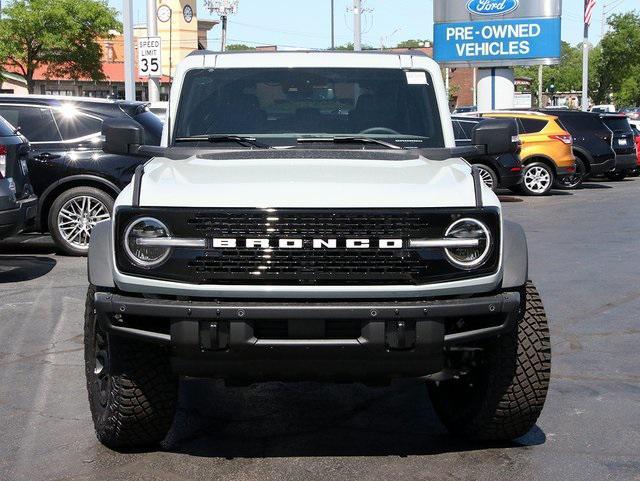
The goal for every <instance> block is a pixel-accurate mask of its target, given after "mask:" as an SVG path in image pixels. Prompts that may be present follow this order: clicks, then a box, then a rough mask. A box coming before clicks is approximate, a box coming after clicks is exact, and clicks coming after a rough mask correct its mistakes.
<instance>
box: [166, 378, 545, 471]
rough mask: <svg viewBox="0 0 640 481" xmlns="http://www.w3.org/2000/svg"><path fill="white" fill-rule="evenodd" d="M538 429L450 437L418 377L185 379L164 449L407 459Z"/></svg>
mask: <svg viewBox="0 0 640 481" xmlns="http://www.w3.org/2000/svg"><path fill="white" fill-rule="evenodd" d="M545 440H546V436H545V434H544V433H543V432H542V431H541V430H540V429H539V428H537V427H535V428H534V429H532V430H531V431H530V432H529V433H528V434H527V435H526V436H524V437H522V438H520V439H519V440H518V441H517V442H513V443H508V444H504V443H502V444H487V443H482V444H480V443H470V442H465V441H461V440H456V439H455V438H453V437H451V436H449V435H448V434H447V432H446V430H445V429H444V427H443V426H442V425H441V424H440V422H439V421H438V420H437V418H436V415H435V413H434V412H433V409H432V407H431V404H430V402H429V400H428V397H427V392H426V388H425V385H424V383H423V382H421V381H419V380H403V381H398V382H395V383H393V384H392V385H391V386H388V387H381V388H372V387H365V386H363V385H358V384H355V385H353V384H337V385H335V384H322V383H292V384H284V383H267V384H259V385H254V386H251V387H246V388H228V387H225V386H224V385H223V384H222V383H221V382H216V381H209V380H199V379H198V380H196V379H190V380H183V381H182V382H181V388H180V406H179V409H178V413H177V415H176V419H175V422H174V425H173V428H172V430H171V432H170V433H169V435H168V436H167V439H166V440H165V441H164V443H163V447H164V449H165V450H167V451H171V452H176V453H183V454H188V455H191V456H202V457H216V458H226V459H231V458H254V457H317V456H409V455H429V454H438V453H444V452H462V451H472V450H477V449H487V448H517V447H523V446H533V445H539V444H543V443H544V442H545Z"/></svg>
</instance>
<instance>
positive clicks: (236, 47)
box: [227, 43, 256, 52]
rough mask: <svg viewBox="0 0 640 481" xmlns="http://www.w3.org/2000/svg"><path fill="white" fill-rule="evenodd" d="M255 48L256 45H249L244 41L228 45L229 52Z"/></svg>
mask: <svg viewBox="0 0 640 481" xmlns="http://www.w3.org/2000/svg"><path fill="white" fill-rule="evenodd" d="M255 49H256V48H255V47H249V46H248V45H245V44H243V43H232V44H231V45H227V51H228V52H247V51H251V50H255Z"/></svg>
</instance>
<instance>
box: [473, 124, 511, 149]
mask: <svg viewBox="0 0 640 481" xmlns="http://www.w3.org/2000/svg"><path fill="white" fill-rule="evenodd" d="M471 139H472V142H473V144H474V145H479V146H484V148H485V153H486V154H487V155H500V154H517V153H518V151H519V150H520V142H519V140H518V125H517V124H516V121H515V120H513V119H486V120H483V121H482V122H480V123H479V124H478V125H476V126H475V127H474V128H473V133H472V134H471Z"/></svg>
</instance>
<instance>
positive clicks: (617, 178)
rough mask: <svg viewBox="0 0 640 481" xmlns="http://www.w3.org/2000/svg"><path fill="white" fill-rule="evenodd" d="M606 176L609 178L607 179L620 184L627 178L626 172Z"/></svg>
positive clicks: (610, 173)
mask: <svg viewBox="0 0 640 481" xmlns="http://www.w3.org/2000/svg"><path fill="white" fill-rule="evenodd" d="M604 175H605V176H606V177H607V179H609V180H612V181H614V182H620V181H621V180H624V179H626V178H627V173H626V172H607V173H606V174H604Z"/></svg>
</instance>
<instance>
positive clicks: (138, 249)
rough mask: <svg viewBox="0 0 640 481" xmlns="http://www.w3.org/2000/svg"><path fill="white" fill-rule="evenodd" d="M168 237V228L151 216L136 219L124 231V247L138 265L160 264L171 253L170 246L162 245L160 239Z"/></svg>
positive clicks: (147, 266)
mask: <svg viewBox="0 0 640 481" xmlns="http://www.w3.org/2000/svg"><path fill="white" fill-rule="evenodd" d="M169 237H170V234H169V229H167V226H165V225H164V224H163V223H162V222H160V221H159V220H157V219H154V218H152V217H144V218H141V219H136V220H134V221H133V222H131V223H130V224H129V226H128V227H127V229H126V230H125V233H124V249H125V251H126V252H127V255H128V256H129V259H131V261H132V262H133V263H134V264H136V265H137V266H139V267H144V268H151V267H155V266H158V265H160V264H161V263H162V262H164V260H165V259H166V258H167V257H168V256H169V254H170V253H171V248H170V247H162V246H161V245H158V244H162V242H158V240H160V239H163V238H164V239H168V238H169Z"/></svg>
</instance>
